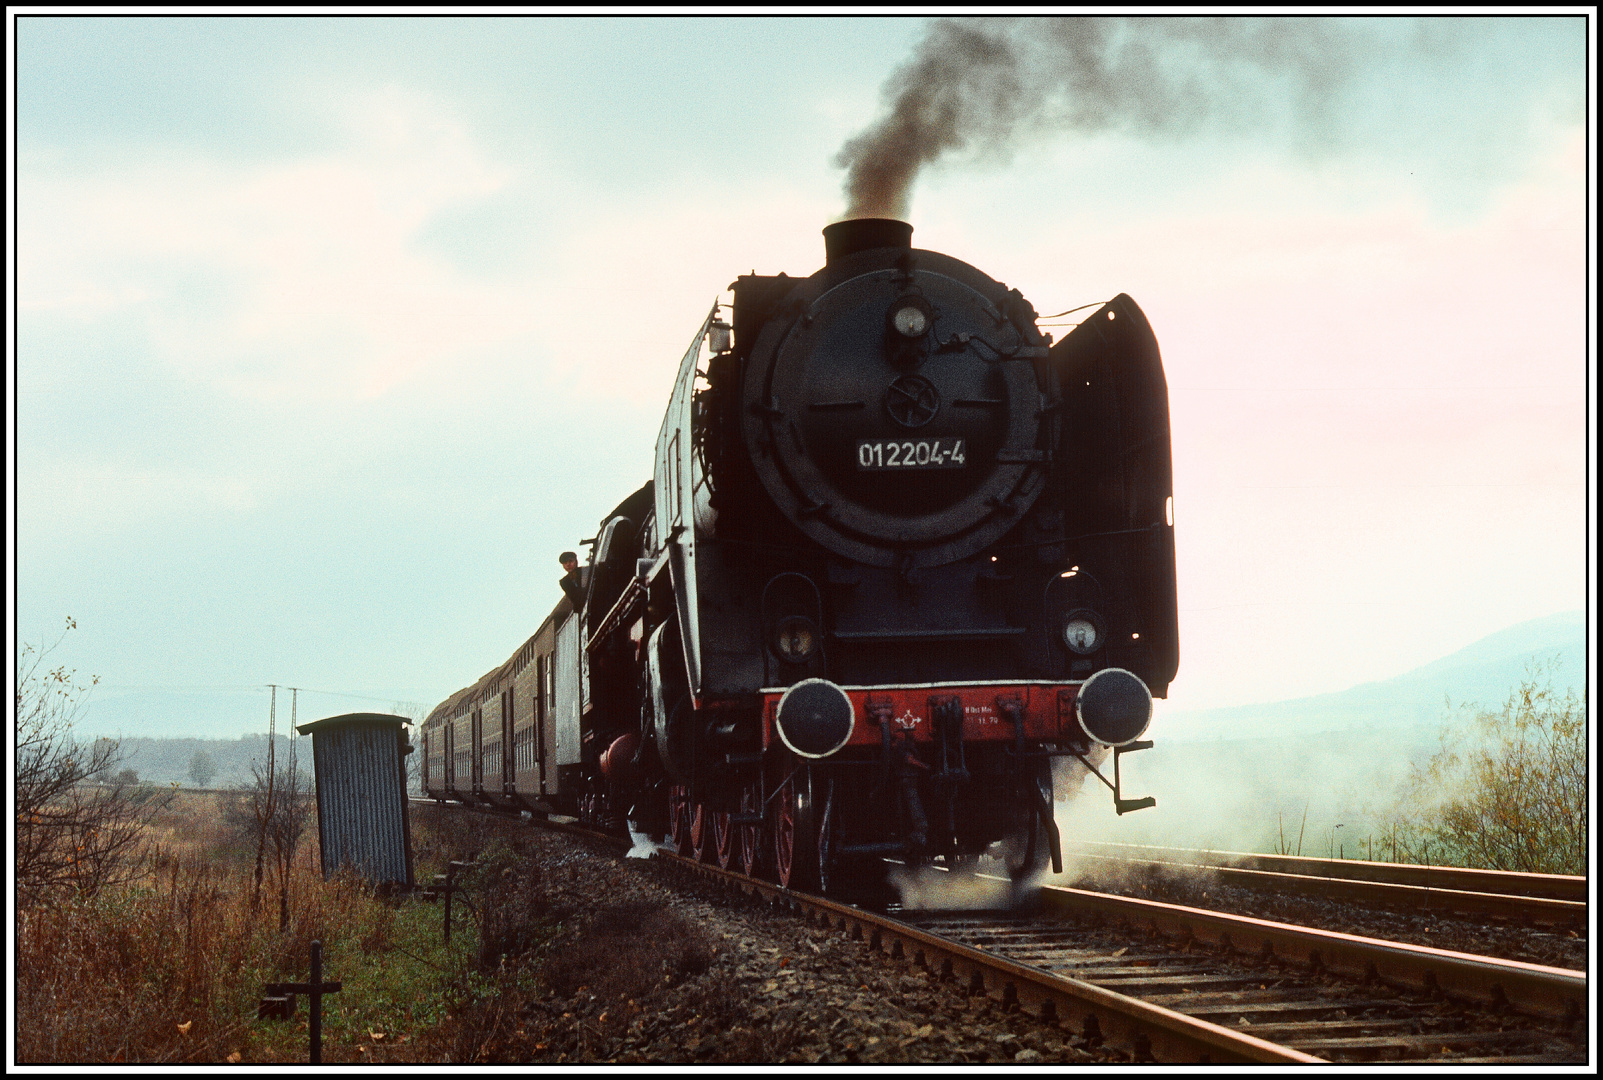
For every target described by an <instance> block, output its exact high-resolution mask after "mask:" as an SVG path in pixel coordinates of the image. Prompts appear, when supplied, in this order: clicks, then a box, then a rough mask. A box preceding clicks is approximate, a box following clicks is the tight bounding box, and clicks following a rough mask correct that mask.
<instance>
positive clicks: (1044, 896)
mask: <svg viewBox="0 0 1603 1080" xmlns="http://www.w3.org/2000/svg"><path fill="white" fill-rule="evenodd" d="M430 801H432V800H430ZM534 822H535V823H538V824H540V825H542V826H544V827H547V828H554V829H555V830H556V831H561V832H566V833H569V834H570V835H575V836H584V837H590V838H592V839H602V840H606V841H609V842H610V845H611V846H624V842H623V841H622V840H621V839H620V838H618V837H615V836H611V835H608V834H602V833H597V832H595V831H594V830H591V829H586V828H584V827H582V826H579V825H577V824H568V823H566V822H561V823H559V822H548V821H541V820H540V819H539V818H538V817H536V818H535V819H534ZM657 855H658V856H659V857H661V858H662V859H663V860H664V861H666V862H668V863H670V864H672V865H676V866H679V867H681V868H683V869H686V870H690V871H694V872H696V873H698V874H701V875H703V876H705V877H708V878H710V879H712V880H714V881H717V882H718V883H720V884H721V885H723V886H724V887H726V888H730V889H733V890H736V891H739V892H741V893H742V894H744V895H747V896H756V897H760V898H761V899H763V900H765V901H766V902H768V903H770V904H772V905H775V906H780V907H783V908H786V909H789V910H792V911H794V912H797V913H799V914H801V915H802V916H803V917H804V919H806V920H807V921H808V922H813V921H814V920H816V921H818V922H820V923H822V924H824V925H827V926H830V927H833V928H836V929H839V930H841V931H843V932H846V933H848V934H850V935H851V936H852V937H853V938H854V939H856V940H862V941H864V942H865V943H866V944H867V945H868V947H870V948H872V949H874V950H875V951H877V952H880V953H888V954H889V955H890V956H891V958H892V959H899V960H908V959H911V960H912V962H913V963H915V964H917V965H919V966H921V967H924V968H927V969H934V970H937V971H938V972H939V973H940V975H941V977H942V978H957V979H962V980H964V981H965V983H966V985H967V987H968V989H969V991H970V992H971V993H983V994H986V995H988V996H990V997H994V998H997V999H999V1000H1000V1001H1001V1002H1002V1003H1003V1004H1004V1005H1007V1006H1016V1007H1019V1008H1022V1009H1029V1008H1034V1009H1035V1010H1037V1013H1038V1015H1039V1016H1040V1017H1041V1018H1042V1019H1043V1020H1046V1021H1058V1020H1064V1021H1067V1022H1068V1023H1069V1024H1070V1025H1071V1026H1075V1024H1076V1021H1077V1022H1078V1027H1079V1030H1081V1031H1082V1033H1083V1034H1084V1035H1086V1036H1087V1037H1094V1038H1099V1039H1101V1040H1103V1041H1104V1042H1106V1043H1108V1044H1110V1045H1112V1046H1114V1047H1115V1048H1118V1049H1121V1050H1123V1051H1125V1052H1127V1053H1129V1054H1130V1055H1131V1057H1132V1059H1133V1060H1136V1061H1143V1060H1157V1061H1163V1062H1171V1063H1181V1062H1219V1063H1223V1062H1260V1063H1268V1062H1274V1063H1291V1062H1295V1063H1306V1064H1315V1063H1323V1062H1324V1061H1325V1059H1323V1058H1319V1057H1315V1056H1313V1055H1310V1054H1306V1053H1303V1052H1301V1051H1298V1050H1293V1049H1291V1048H1290V1047H1286V1046H1280V1045H1278V1044H1275V1043H1272V1042H1269V1041H1267V1040H1264V1039H1260V1038H1257V1037H1255V1036H1251V1035H1247V1034H1243V1033H1242V1032H1240V1031H1237V1030H1233V1029H1230V1028H1225V1027H1221V1026H1219V1025H1217V1024H1213V1023H1210V1022H1208V1021H1206V1020H1200V1019H1197V1018H1195V1017H1191V1016H1187V1015H1185V1014H1183V1013H1179V1012H1175V1011H1174V1010H1171V1009H1167V1008H1165V1007H1163V1006H1161V1005H1155V1004H1152V1003H1150V1002H1146V1001H1142V1000H1140V999H1138V998H1133V997H1127V996H1125V995H1123V994H1119V993H1116V992H1114V991H1111V990H1107V989H1104V988H1102V987H1099V986H1096V985H1094V984H1092V983H1089V982H1084V981H1082V980H1079V979H1074V978H1070V977H1068V976H1065V975H1061V974H1057V973H1053V972H1048V971H1045V970H1042V969H1040V968H1036V967H1032V966H1029V965H1027V964H1022V963H1019V962H1018V961H1015V960H1010V959H1008V958H1006V957H1003V956H999V955H995V954H992V953H990V952H987V951H985V950H984V949H980V948H975V947H972V946H968V945H964V944H962V943H960V942H957V941H952V940H949V939H947V938H944V937H940V936H939V935H936V934H932V933H930V932H928V931H925V930H922V929H920V928H918V927H915V926H910V925H908V924H907V923H904V922H901V921H900V920H898V919H895V918H892V917H890V916H886V915H880V914H877V913H874V912H870V911H865V910H863V909H860V908H856V907H852V906H850V905H847V904H842V903H839V902H837V901H833V900H828V899H825V898H823V897H820V896H814V895H811V894H807V893H800V892H795V891H792V890H789V889H784V888H781V887H780V886H779V885H777V884H775V883H773V882H767V881H762V880H760V879H756V878H749V877H746V876H745V875H743V874H739V873H736V872H733V871H728V870H721V869H719V868H718V867H717V866H713V865H710V864H707V863H702V862H698V861H696V860H695V859H692V858H688V857H685V856H681V855H677V854H674V853H673V852H671V851H668V850H665V849H663V848H661V847H659V848H658V850H657ZM989 880H992V881H994V882H995V883H996V884H997V885H998V886H999V887H1004V888H1005V887H1007V886H1008V883H1007V882H1006V881H1005V880H1003V879H1000V878H991V879H989ZM1038 895H1039V897H1040V901H1041V907H1042V909H1043V910H1045V911H1047V912H1056V913H1064V912H1068V913H1073V914H1079V915H1085V914H1092V915H1098V916H1102V917H1105V918H1111V919H1114V920H1116V921H1119V922H1122V923H1125V924H1129V925H1137V926H1146V927H1150V928H1152V929H1154V930H1157V931H1159V932H1160V933H1163V934H1166V935H1176V936H1179V937H1181V938H1183V939H1191V940H1194V941H1197V942H1199V943H1202V944H1205V945H1212V946H1214V947H1215V948H1220V949H1223V950H1226V951H1238V952H1248V953H1256V954H1257V955H1258V956H1260V957H1263V958H1266V959H1274V958H1278V959H1280V960H1282V961H1292V962H1297V963H1300V964H1302V965H1304V966H1306V967H1308V968H1309V969H1311V970H1313V971H1315V972H1319V971H1325V972H1329V973H1331V974H1336V975H1341V976H1345V977H1348V978H1352V979H1357V980H1359V981H1363V982H1371V981H1376V982H1382V983H1386V984H1388V985H1391V986H1394V987H1398V988H1402V989H1406V990H1412V991H1415V992H1424V993H1428V994H1441V995H1443V996H1446V997H1450V998H1456V999H1459V1000H1466V1001H1471V1002H1474V1003H1476V1004H1480V1005H1485V1006H1491V1007H1493V1008H1509V1009H1512V1010H1515V1011H1519V1012H1524V1013H1528V1014H1531V1015H1535V1016H1539V1017H1544V1018H1549V1019H1558V1020H1562V1021H1564V1022H1567V1023H1574V1022H1576V1021H1578V1020H1579V1019H1580V1018H1581V1017H1582V1016H1584V1015H1585V1008H1586V998H1587V975H1586V973H1585V972H1583V971H1571V970H1566V969H1562V968H1552V967H1545V966H1542V965H1539V964H1529V963H1524V962H1521V961H1515V960H1496V959H1492V958H1489V957H1483V956H1473V955H1470V954H1467V953H1457V952H1450V951H1447V950H1443V949H1433V948H1428V947H1425V946H1419V945H1407V944H1401V943H1397V942H1388V941H1380V940H1376V939H1373V938H1364V937H1358V936H1356V935H1352V934H1342V933H1337V932H1334V931H1327V930H1318V929H1314V928H1311V927H1299V926H1292V925H1288V924H1285V923H1276V922H1271V921H1268V920H1264V919H1255V918H1248V917H1244V916H1237V915H1227V914H1224V913H1222V912H1212V911H1204V910H1201V909H1198V908H1190V907H1185V906H1183V905H1178V904H1168V903H1162V902H1158V901H1152V900H1139V899H1134V898H1129V897H1121V896H1113V895H1110V894H1105V893H1095V892H1089V891H1086V890H1082V889H1073V888H1067V887H1063V886H1045V887H1042V888H1041V889H1040V890H1039V893H1038Z"/></svg>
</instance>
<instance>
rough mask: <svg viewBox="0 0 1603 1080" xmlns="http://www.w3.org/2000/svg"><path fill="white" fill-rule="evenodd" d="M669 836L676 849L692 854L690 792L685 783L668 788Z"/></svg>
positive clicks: (685, 853) (682, 853)
mask: <svg viewBox="0 0 1603 1080" xmlns="http://www.w3.org/2000/svg"><path fill="white" fill-rule="evenodd" d="M668 838H669V839H670V840H672V841H673V847H674V851H676V852H678V853H679V854H680V855H688V854H690V792H689V791H688V790H687V789H686V788H685V786H684V785H683V784H674V785H673V786H672V787H670V788H669V789H668Z"/></svg>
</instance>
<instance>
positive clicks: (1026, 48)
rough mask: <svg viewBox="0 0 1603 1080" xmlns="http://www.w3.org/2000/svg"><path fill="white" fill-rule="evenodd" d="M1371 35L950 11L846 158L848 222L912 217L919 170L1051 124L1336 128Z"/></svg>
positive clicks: (1322, 27) (1142, 129)
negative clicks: (968, 15) (1340, 97)
mask: <svg viewBox="0 0 1603 1080" xmlns="http://www.w3.org/2000/svg"><path fill="white" fill-rule="evenodd" d="M1361 37H1362V31H1361V29H1360V28H1359V27H1358V26H1356V25H1355V23H1354V22H1353V21H1352V20H1332V19H1316V18H1167V17H1124V16H1121V17H1095V18H1032V19H942V20H940V21H938V22H936V23H934V24H933V25H932V26H931V27H930V30H929V33H928V34H927V35H926V36H925V38H924V40H923V41H922V42H920V43H919V45H918V47H917V49H916V51H915V54H914V56H913V57H912V59H911V60H909V61H908V62H907V63H906V64H904V65H903V66H902V67H900V68H898V69H897V70H896V71H895V72H894V73H893V74H892V76H891V78H890V79H889V81H888V82H887V84H886V86H885V90H884V96H885V98H886V99H887V101H888V103H889V107H890V108H889V112H888V113H887V114H886V115H885V116H884V117H883V118H882V119H880V120H879V121H878V122H877V123H876V124H874V126H872V127H871V128H869V129H868V130H866V131H863V132H861V133H859V134H857V135H856V136H854V137H853V138H851V139H850V140H849V141H848V142H847V143H846V145H845V146H844V147H842V148H841V150H840V153H839V154H838V155H837V156H836V158H835V164H836V165H837V166H843V167H845V168H846V169H847V170H848V172H847V177H846V196H847V210H846V213H845V215H844V216H845V217H848V218H855V217H895V218H905V216H906V214H907V210H908V202H909V198H910V196H911V193H912V186H913V180H914V178H915V177H916V176H917V174H918V171H919V169H921V168H922V167H923V166H925V165H927V164H929V163H931V162H933V161H936V160H937V159H939V158H941V157H942V156H944V155H946V154H948V153H952V152H957V151H965V150H972V151H976V152H979V153H981V154H984V153H999V154H1004V155H1005V153H1006V152H1007V149H1008V147H1009V146H1010V145H1012V144H1013V143H1014V142H1015V140H1017V139H1019V138H1021V137H1028V136H1031V135H1039V134H1043V133H1046V132H1053V131H1070V132H1096V131H1104V130H1122V131H1126V132H1130V133H1135V134H1139V135H1143V136H1181V135H1185V134H1188V133H1192V132H1195V131H1197V130H1199V129H1202V128H1205V127H1206V128H1213V129H1223V130H1228V129H1241V128H1246V129H1250V128H1251V127H1252V126H1253V125H1261V124H1272V125H1275V126H1284V125H1283V121H1288V120H1289V121H1290V126H1291V129H1292V131H1293V133H1294V134H1295V135H1296V136H1297V137H1300V138H1305V139H1306V138H1315V139H1317V138H1318V137H1319V136H1320V134H1321V133H1322V132H1324V130H1325V129H1326V128H1327V127H1328V121H1329V116H1330V113H1331V110H1332V102H1333V99H1334V97H1335V94H1336V92H1337V91H1338V90H1339V89H1340V88H1341V87H1342V86H1343V85H1345V84H1346V83H1347V82H1348V81H1349V80H1350V79H1352V78H1353V76H1354V75H1355V74H1356V73H1357V69H1358V65H1357V64H1355V62H1354V58H1355V54H1356V53H1357V52H1358V51H1359V50H1358V46H1359V44H1360V42H1361Z"/></svg>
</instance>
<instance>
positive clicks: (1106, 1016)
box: [658, 850, 1324, 1064]
mask: <svg viewBox="0 0 1603 1080" xmlns="http://www.w3.org/2000/svg"><path fill="white" fill-rule="evenodd" d="M658 856H659V857H661V858H663V859H665V860H666V861H668V862H670V863H672V864H674V865H677V866H680V867H683V868H685V869H687V870H691V871H694V872H696V873H699V874H702V875H704V876H706V877H709V878H711V879H713V880H715V881H718V882H720V883H721V884H723V885H725V886H726V887H728V888H731V889H736V890H738V891H740V892H742V893H744V894H745V895H748V896H752V895H755V896H758V897H761V898H762V899H763V900H765V901H767V902H768V903H770V904H774V905H777V906H781V907H785V908H788V909H790V910H792V911H795V912H798V913H800V914H801V915H802V916H803V918H804V919H806V920H807V921H809V922H812V921H814V920H821V921H822V922H823V923H824V924H825V925H827V926H830V927H832V928H835V929H838V930H841V931H843V932H845V933H847V934H849V935H850V936H851V937H852V938H853V939H854V940H862V941H863V942H865V943H866V944H867V946H868V947H869V948H871V949H873V950H875V951H876V952H879V953H884V954H888V955H889V956H890V957H891V958H892V959H897V960H911V961H912V962H913V963H914V964H915V965H917V966H919V967H924V968H928V969H932V970H935V971H937V972H939V974H940V976H941V977H942V978H943V979H946V978H952V979H960V980H962V981H963V983H964V984H965V985H966V986H967V988H968V990H969V992H970V993H973V994H985V995H987V996H990V997H993V998H996V999H997V1000H999V1001H1001V1002H1002V1004H1003V1005H1005V1006H1016V1007H1018V1008H1020V1009H1024V1010H1033V1011H1034V1012H1035V1013H1036V1015H1038V1016H1040V1017H1041V1018H1042V1019H1043V1020H1046V1021H1058V1020H1065V1021H1068V1022H1069V1023H1070V1024H1071V1025H1072V1026H1075V1027H1077V1028H1078V1029H1079V1030H1081V1031H1082V1032H1083V1033H1084V1034H1085V1035H1087V1036H1088V1037H1098V1038H1101V1039H1102V1040H1103V1041H1104V1042H1105V1043H1107V1044H1109V1045H1112V1046H1114V1047H1116V1048H1118V1049H1120V1050H1123V1051H1125V1052H1127V1053H1129V1054H1130V1055H1131V1057H1132V1059H1133V1060H1136V1061H1143V1060H1156V1061H1162V1062H1176V1063H1178V1062H1202V1063H1208V1062H1219V1063H1223V1062H1252V1063H1260V1064H1270V1063H1273V1064H1320V1063H1322V1062H1323V1061H1324V1059H1323V1058H1318V1057H1314V1056H1313V1055H1311V1054H1305V1053H1302V1052H1301V1051H1299V1050H1292V1049H1291V1048H1289V1047H1285V1046H1279V1045H1277V1044H1275V1043H1272V1042H1269V1041H1267V1040H1264V1039H1259V1038H1256V1037H1254V1036H1252V1035H1247V1034H1243V1033H1242V1032H1239V1031H1233V1030H1231V1029H1230V1028H1226V1027H1221V1026H1220V1025H1218V1024H1213V1023H1210V1022H1208V1021H1206V1020H1198V1019H1197V1018H1195V1017H1191V1016H1187V1015H1185V1014H1184V1013H1179V1012H1175V1011H1174V1010H1172V1009H1166V1008H1164V1007H1163V1006H1161V1005H1153V1004H1150V1003H1148V1002H1145V1001H1142V1000H1140V999H1139V998H1133V997H1126V996H1125V995H1123V994H1119V993H1115V992H1114V991H1112V990H1106V989H1103V988H1102V987H1100V986H1095V985H1093V984H1091V983H1088V982H1084V981H1082V980H1079V979H1073V978H1069V977H1067V976H1064V975H1058V974H1054V973H1052V972H1048V971H1043V970H1041V969H1040V968H1035V967H1031V966H1030V965H1028V964H1022V963H1019V962H1018V961H1016V960H1010V959H1008V958H1006V957H1004V956H998V955H995V954H993V953H989V952H986V951H985V950H983V949H976V948H973V947H971V946H968V945H964V944H962V943H960V942H956V941H951V940H949V939H947V938H944V937H941V936H939V935H936V934H932V933H929V932H928V931H925V930H921V929H919V928H918V927H915V926H910V925H908V924H907V923H904V922H902V921H900V920H898V919H894V918H892V917H890V916H888V915H881V914H878V913H876V912H871V911H865V910H863V909H861V908H856V907H852V906H850V905H848V904H842V903H838V902H836V901H834V900H826V899H825V898H823V897H821V896H814V895H812V894H809V893H801V892H795V891H792V890H790V889H784V888H781V887H780V886H778V885H776V884H774V883H772V882H766V881H760V880H757V879H754V878H749V877H746V876H745V875H744V874H738V873H735V872H733V871H729V870H721V869H719V868H718V867H716V866H711V865H709V864H707V863H701V862H697V861H696V860H694V859H691V858H687V857H685V856H682V855H675V854H673V853H671V852H667V851H661V850H659V852H658Z"/></svg>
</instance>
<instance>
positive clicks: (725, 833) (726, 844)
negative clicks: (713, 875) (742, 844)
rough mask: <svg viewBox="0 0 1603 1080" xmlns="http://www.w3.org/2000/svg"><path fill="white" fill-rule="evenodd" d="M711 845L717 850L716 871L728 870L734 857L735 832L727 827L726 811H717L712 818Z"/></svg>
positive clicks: (727, 814)
mask: <svg viewBox="0 0 1603 1080" xmlns="http://www.w3.org/2000/svg"><path fill="white" fill-rule="evenodd" d="M712 843H713V847H715V848H716V849H717V850H718V869H720V870H728V869H729V863H730V861H731V860H732V859H733V858H734V856H735V831H734V830H733V829H731V828H730V827H729V813H728V811H726V810H719V811H717V812H715V813H714V814H713V816H712Z"/></svg>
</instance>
